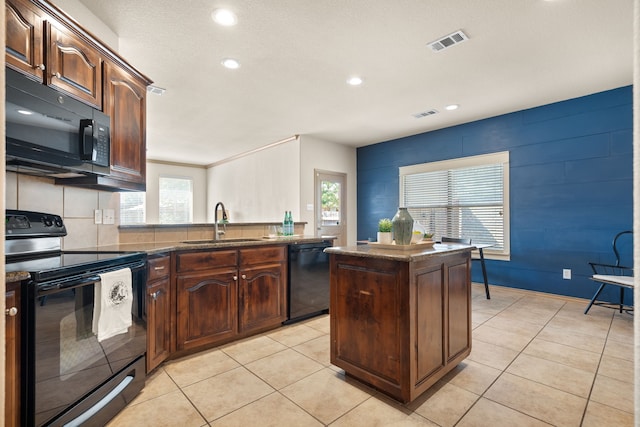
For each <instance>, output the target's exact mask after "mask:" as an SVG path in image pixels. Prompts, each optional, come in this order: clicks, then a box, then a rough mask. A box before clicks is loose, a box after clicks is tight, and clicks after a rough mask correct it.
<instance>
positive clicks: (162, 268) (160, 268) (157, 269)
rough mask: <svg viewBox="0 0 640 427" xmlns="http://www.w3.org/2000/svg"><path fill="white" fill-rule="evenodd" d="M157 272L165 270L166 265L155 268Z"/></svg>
mask: <svg viewBox="0 0 640 427" xmlns="http://www.w3.org/2000/svg"><path fill="white" fill-rule="evenodd" d="M153 269H154V270H155V271H160V270H164V265H163V266H162V267H153Z"/></svg>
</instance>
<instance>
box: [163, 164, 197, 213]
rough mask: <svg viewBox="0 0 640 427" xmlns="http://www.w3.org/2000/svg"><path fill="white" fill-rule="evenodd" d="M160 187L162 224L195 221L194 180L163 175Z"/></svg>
mask: <svg viewBox="0 0 640 427" xmlns="http://www.w3.org/2000/svg"><path fill="white" fill-rule="evenodd" d="M159 187H160V194H159V196H160V197H159V203H160V210H159V221H160V224H188V223H191V222H193V180H192V179H191V178H179V177H168V176H161V177H160V182H159Z"/></svg>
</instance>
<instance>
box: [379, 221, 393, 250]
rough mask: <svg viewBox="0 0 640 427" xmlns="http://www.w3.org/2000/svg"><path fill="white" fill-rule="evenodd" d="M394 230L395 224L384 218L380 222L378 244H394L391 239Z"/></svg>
mask: <svg viewBox="0 0 640 427" xmlns="http://www.w3.org/2000/svg"><path fill="white" fill-rule="evenodd" d="M392 229H393V223H392V222H391V220H390V219H389V218H382V219H381V220H380V221H378V243H383V244H385V245H390V244H391V243H392V242H393V239H392V237H391V230H392Z"/></svg>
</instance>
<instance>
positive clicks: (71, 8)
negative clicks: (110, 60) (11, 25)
mask: <svg viewBox="0 0 640 427" xmlns="http://www.w3.org/2000/svg"><path fill="white" fill-rule="evenodd" d="M50 3H52V4H53V5H54V6H56V7H57V8H58V9H60V10H62V11H63V12H64V13H66V14H67V15H69V16H70V17H72V18H73V19H74V20H75V21H76V22H77V23H78V24H80V25H81V26H82V27H84V28H88V29H90V31H91V34H93V35H94V36H96V37H97V38H98V39H100V40H101V41H102V42H103V43H105V44H106V45H107V46H109V47H110V48H111V49H113V50H114V51H116V52H118V51H119V47H120V44H119V39H118V36H117V35H116V33H114V32H113V31H112V30H111V28H109V27H108V26H107V25H106V24H105V23H104V22H102V21H101V20H100V19H98V17H96V16H95V15H94V14H93V13H92V12H90V11H89V9H87V7H86V6H85V5H83V4H82V3H80V2H79V1H78V0H50ZM3 22H4V21H3Z"/></svg>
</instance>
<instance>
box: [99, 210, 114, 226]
mask: <svg viewBox="0 0 640 427" xmlns="http://www.w3.org/2000/svg"><path fill="white" fill-rule="evenodd" d="M115 222H116V215H115V211H114V210H113V209H104V213H103V214H102V223H103V224H115Z"/></svg>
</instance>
